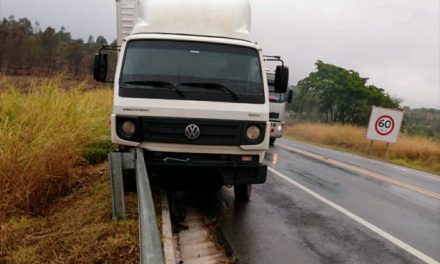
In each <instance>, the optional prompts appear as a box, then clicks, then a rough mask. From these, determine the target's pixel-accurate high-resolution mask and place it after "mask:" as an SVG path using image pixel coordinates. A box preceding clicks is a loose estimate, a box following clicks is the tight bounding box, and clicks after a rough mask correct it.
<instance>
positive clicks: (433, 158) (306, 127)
mask: <svg viewBox="0 0 440 264" xmlns="http://www.w3.org/2000/svg"><path fill="white" fill-rule="evenodd" d="M286 135H287V136H293V137H296V138H298V139H302V140H306V141H310V142H316V143H319V144H324V145H329V146H335V147H340V148H345V149H349V150H351V151H354V152H358V153H363V154H367V153H368V149H369V145H370V140H368V139H367V138H366V135H367V129H366V128H362V127H355V126H350V125H337V124H333V125H326V124H297V125H293V126H289V127H288V128H287V131H286ZM384 149H385V143H383V142H375V143H374V144H373V148H372V152H371V155H373V156H376V157H379V158H381V157H382V156H383V153H384ZM389 159H390V161H392V162H394V163H397V164H401V165H406V166H410V167H413V168H419V169H425V170H428V171H431V172H434V173H437V174H440V142H438V141H434V140H432V139H429V138H426V137H418V136H417V137H416V136H409V135H405V134H401V135H400V137H399V139H398V141H397V144H391V145H390V147H389Z"/></svg>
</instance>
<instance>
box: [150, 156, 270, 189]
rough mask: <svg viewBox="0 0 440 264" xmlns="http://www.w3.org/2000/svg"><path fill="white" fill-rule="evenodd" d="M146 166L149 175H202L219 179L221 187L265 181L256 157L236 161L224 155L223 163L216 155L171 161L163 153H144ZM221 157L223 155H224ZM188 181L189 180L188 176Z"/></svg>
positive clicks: (171, 158) (232, 157)
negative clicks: (250, 159)
mask: <svg viewBox="0 0 440 264" xmlns="http://www.w3.org/2000/svg"><path fill="white" fill-rule="evenodd" d="M146 156H147V158H146V164H147V169H148V174H149V175H157V177H162V175H175V176H176V177H178V178H179V179H180V180H182V178H185V177H187V176H188V175H193V174H203V176H202V177H204V178H205V179H206V178H209V177H214V175H216V176H221V179H222V180H223V185H238V184H261V183H265V182H266V175H267V166H266V165H264V164H262V163H259V162H258V156H254V157H253V160H252V161H246V162H241V161H235V160H234V159H237V158H238V157H237V156H231V155H229V156H227V158H226V160H219V159H218V157H217V156H215V155H208V156H205V155H201V156H200V157H198V158H194V157H190V158H182V157H181V156H179V157H178V158H174V157H173V156H167V155H166V154H162V156H161V157H160V158H157V157H154V154H152V153H149V152H147V155H146ZM223 158H224V155H223ZM188 178H189V177H188Z"/></svg>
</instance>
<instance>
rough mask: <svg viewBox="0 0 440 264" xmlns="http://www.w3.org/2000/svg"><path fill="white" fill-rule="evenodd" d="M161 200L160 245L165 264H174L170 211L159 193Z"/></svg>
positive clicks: (163, 194) (163, 193)
mask: <svg viewBox="0 0 440 264" xmlns="http://www.w3.org/2000/svg"><path fill="white" fill-rule="evenodd" d="M161 200H162V243H163V253H164V256H165V263H166V264H176V262H177V261H176V252H175V249H174V239H173V231H172V226H171V218H170V209H169V204H168V198H167V195H166V193H165V192H162V193H161Z"/></svg>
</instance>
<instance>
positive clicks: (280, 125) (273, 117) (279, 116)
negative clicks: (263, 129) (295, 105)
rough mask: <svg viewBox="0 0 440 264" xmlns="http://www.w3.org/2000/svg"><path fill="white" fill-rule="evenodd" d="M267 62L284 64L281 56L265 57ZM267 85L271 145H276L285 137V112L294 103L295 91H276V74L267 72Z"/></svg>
mask: <svg viewBox="0 0 440 264" xmlns="http://www.w3.org/2000/svg"><path fill="white" fill-rule="evenodd" d="M264 57H265V61H276V62H281V63H282V66H284V62H283V61H282V60H281V58H280V57H279V56H264ZM266 75H267V76H266V77H267V83H268V87H269V111H270V112H269V121H270V139H269V144H270V145H274V143H275V140H276V139H277V138H280V137H282V136H283V129H284V121H283V120H284V112H285V110H286V104H287V103H291V102H292V98H293V91H292V90H290V89H289V90H288V91H287V92H286V91H284V92H280V91H278V90H276V89H275V72H273V71H270V70H266Z"/></svg>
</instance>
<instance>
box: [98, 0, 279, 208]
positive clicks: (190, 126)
mask: <svg viewBox="0 0 440 264" xmlns="http://www.w3.org/2000/svg"><path fill="white" fill-rule="evenodd" d="M116 4H117V19H118V21H117V27H118V30H117V31H118V44H119V45H120V48H119V50H120V52H119V57H118V63H117V68H116V74H115V76H114V102H113V104H114V106H113V114H112V116H111V123H112V141H113V142H114V143H116V144H118V145H119V146H121V149H127V148H130V147H138V148H139V147H140V148H143V149H144V150H145V156H146V163H147V168H148V171H149V174H150V176H151V177H152V179H153V180H154V181H159V182H162V183H164V181H167V184H168V186H167V187H169V188H171V187H170V186H172V187H176V186H177V188H178V187H179V186H183V185H185V183H186V181H189V178H191V176H193V175H195V174H198V172H203V173H204V174H203V176H202V177H200V178H197V179H199V180H200V182H198V183H199V184H201V185H202V188H203V186H204V184H206V185H208V184H209V183H210V182H217V183H218V186H220V187H221V186H222V185H227V186H232V185H233V186H234V191H235V195H236V199H237V200H239V201H247V200H249V197H250V191H251V184H257V183H264V182H265V180H266V171H267V167H266V165H264V164H263V159H264V153H265V150H266V149H267V147H268V143H269V129H270V123H269V98H268V86H267V80H266V75H265V72H264V70H263V69H264V68H263V58H262V54H261V50H260V49H259V47H258V46H257V44H256V43H254V42H253V41H252V38H251V34H250V5H249V2H248V0H221V1H220V0H185V1H183V0H168V1H163V0H139V1H134V0H117V1H116ZM277 72H278V74H277V78H278V82H277V83H279V85H277V87H276V88H277V89H278V90H280V91H281V90H283V89H284V90H285V89H286V88H287V81H286V80H287V79H288V70H287V68H282V67H280V68H278V71H277ZM94 75H95V79H96V80H98V81H106V80H107V76H106V75H107V54H106V51H105V50H101V51H100V53H99V54H98V55H96V57H95V72H94ZM281 92H282V91H281ZM171 171H177V172H178V174H174V175H177V177H175V178H167V180H165V177H166V175H172V173H170V172H171ZM215 175H217V176H218V177H215ZM176 182H178V183H177V184H173V183H176ZM191 184H194V182H192V183H191ZM207 188H208V187H207ZM217 189H218V188H217Z"/></svg>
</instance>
